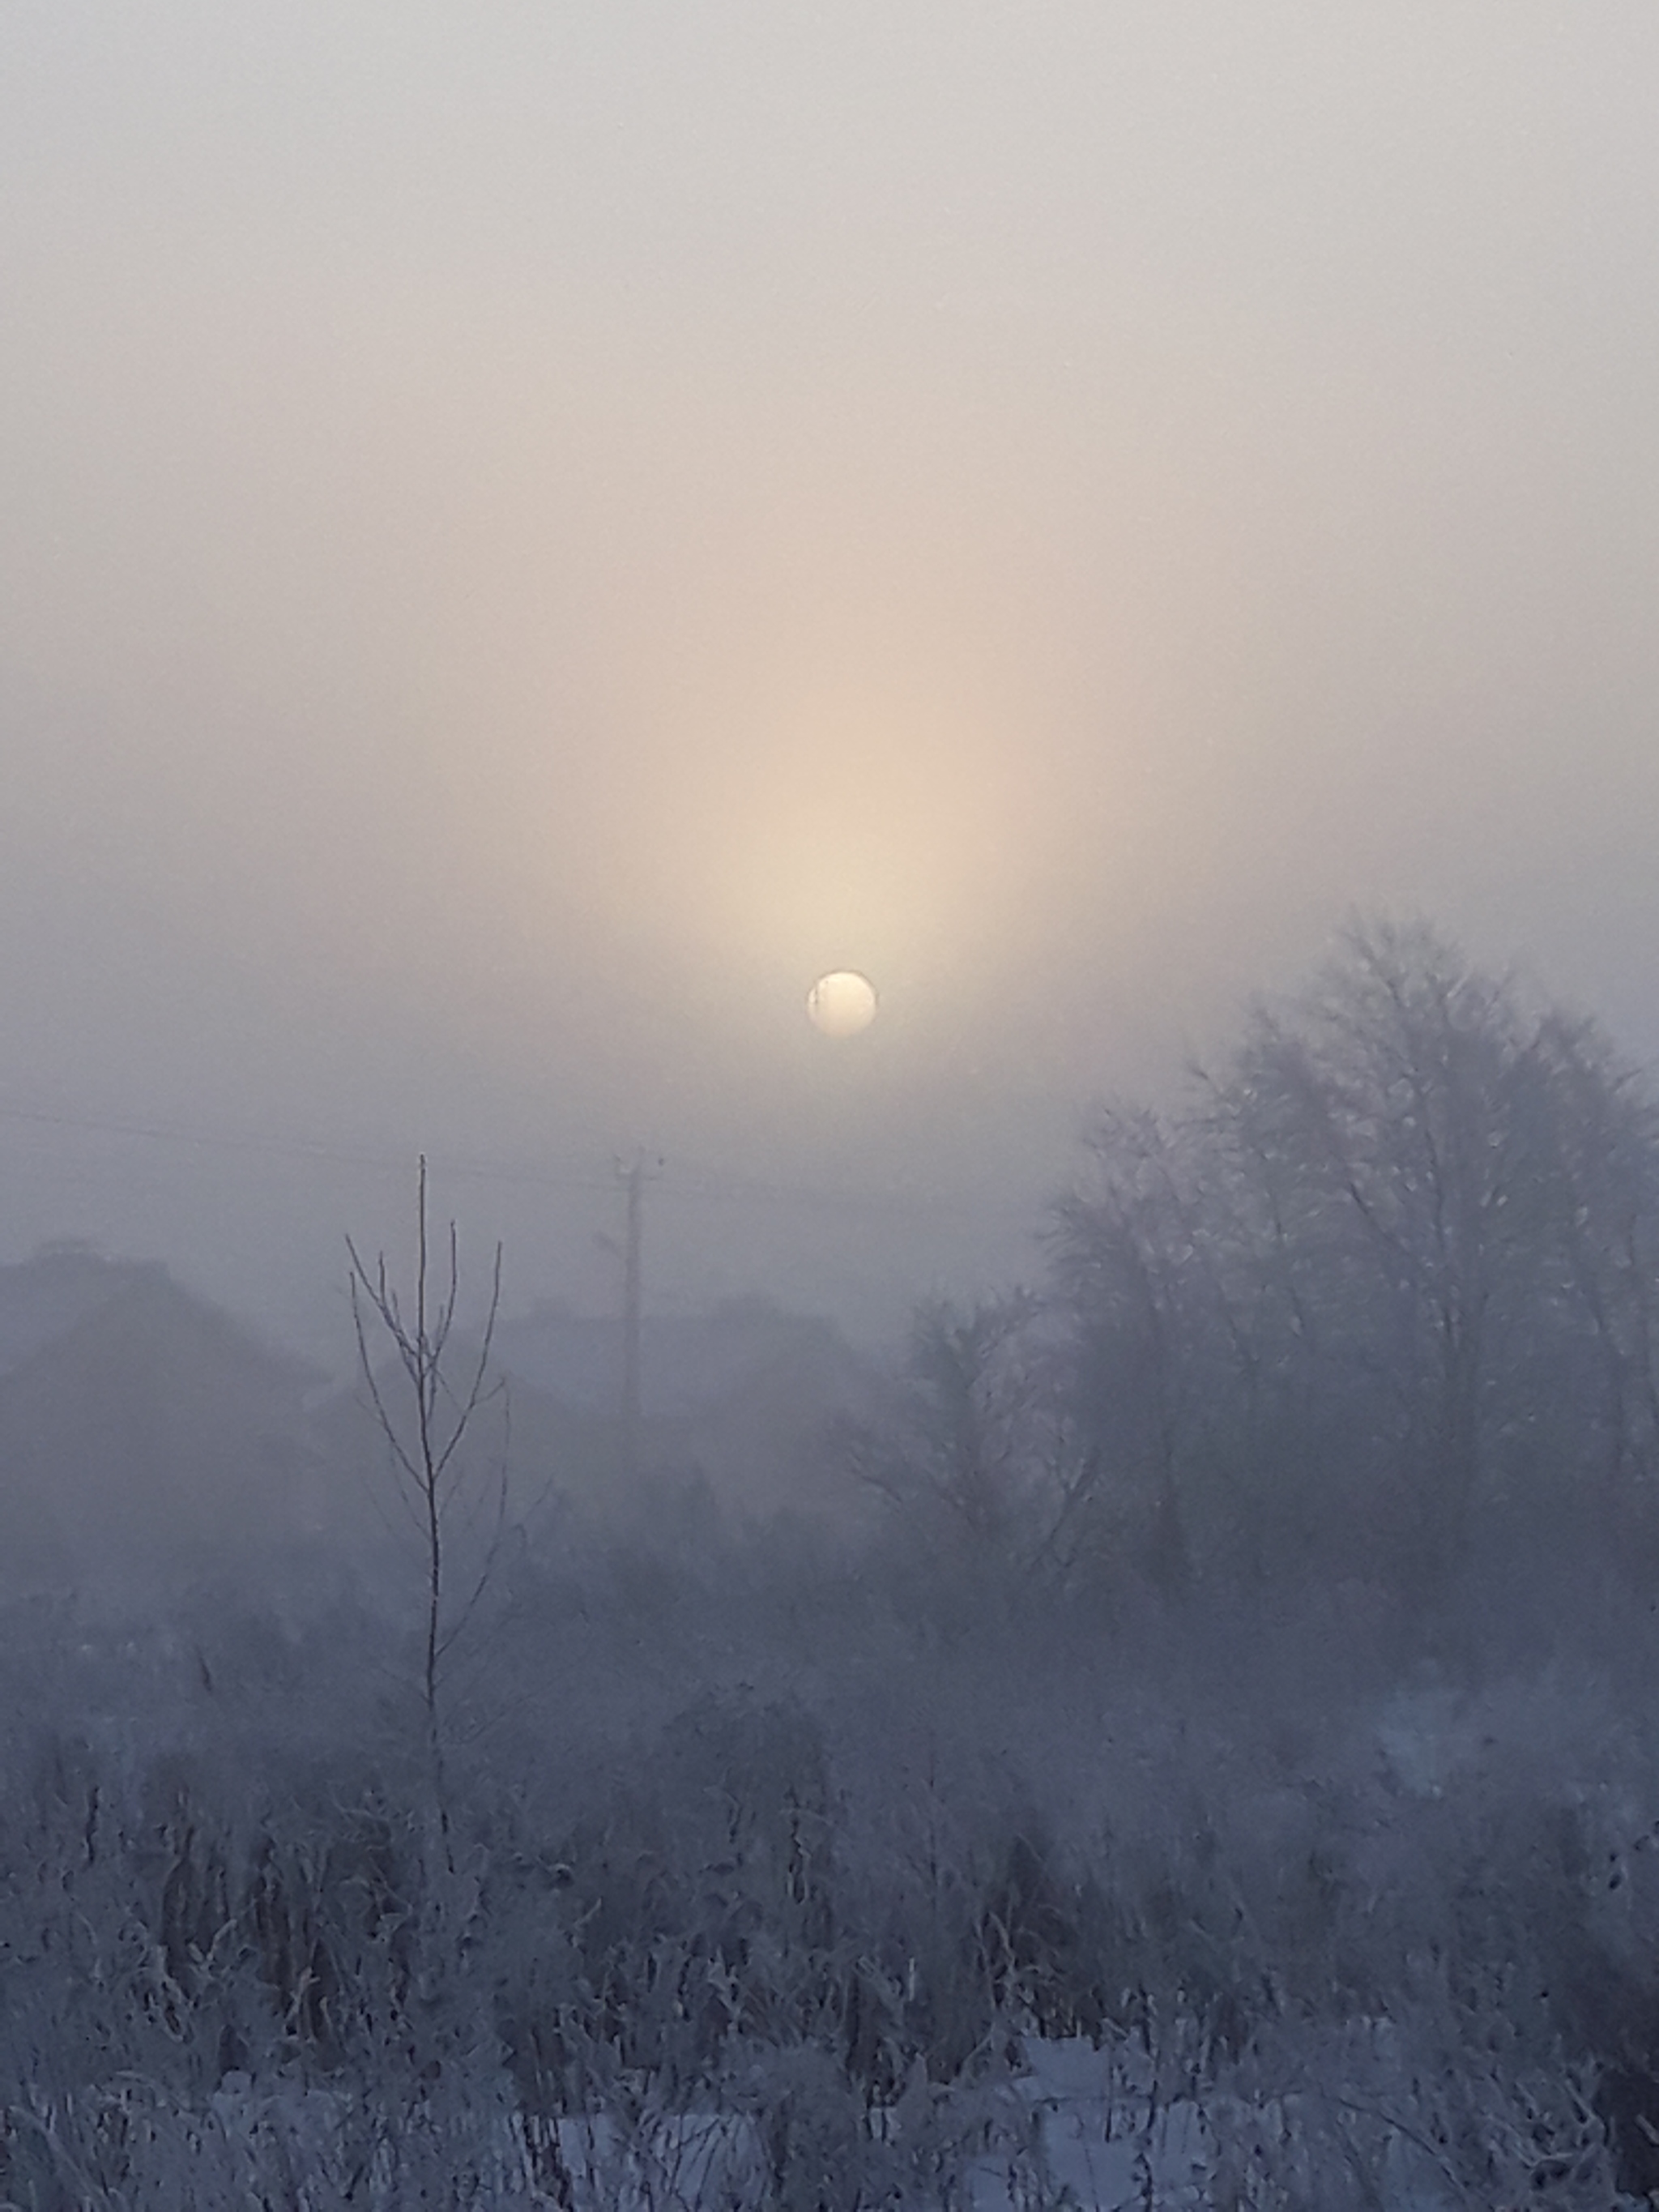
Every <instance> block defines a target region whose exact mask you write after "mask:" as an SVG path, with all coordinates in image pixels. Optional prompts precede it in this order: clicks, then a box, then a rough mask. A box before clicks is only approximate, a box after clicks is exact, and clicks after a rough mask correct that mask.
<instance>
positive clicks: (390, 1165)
mask: <svg viewBox="0 0 1659 2212" xmlns="http://www.w3.org/2000/svg"><path fill="white" fill-rule="evenodd" d="M0 1121H10V1122H15V1123H21V1124H23V1125H25V1126H29V1127H40V1128H54V1129H74V1130H79V1131H81V1132H82V1133H86V1134H88V1135H99V1136H118V1137H134V1138H137V1139H141V1140H143V1141H146V1142H150V1143H156V1144H165V1145H173V1146H180V1147H183V1148H185V1149H199V1150H203V1151H212V1152H253V1153H260V1152H263V1153H270V1154H273V1155H276V1156H280V1157H285V1158H293V1159H302V1160H314V1161H318V1162H320V1163H325V1164H329V1165H331V1166H341V1167H361V1168H374V1169H385V1170H388V1171H390V1172H394V1173H395V1172H399V1171H401V1170H404V1169H405V1168H406V1167H407V1166H408V1164H409V1160H408V1156H407V1155H405V1154H404V1153H403V1152H390V1151H381V1150H377V1149H373V1148H370V1147H369V1146H342V1145H339V1144H335V1143H330V1142H327V1141H325V1140H324V1139H319V1138H311V1137H295V1136H282V1135H278V1134H276V1133H270V1132H264V1131H246V1130H243V1131H228V1130H211V1129H201V1128H194V1129H191V1128H184V1127H179V1125H178V1124H176V1123H167V1122H161V1121H139V1120H135V1119H131V1118H129V1117H127V1116H125V1115H89V1114H67V1113H63V1112H54V1111H49V1110H47V1109H45V1108H39V1107H25V1106H8V1105H0ZM430 1158H431V1160H432V1164H433V1166H434V1167H435V1169H437V1170H440V1171H441V1173H442V1174H443V1175H445V1176H450V1177H453V1178H456V1179H459V1180H463V1181H468V1182H509V1183H529V1184H532V1185H534V1186H535V1187H537V1188H541V1189H547V1190H565V1191H582V1192H585V1193H588V1194H593V1195H603V1194H606V1193H608V1192H610V1191H611V1190H613V1189H614V1188H615V1182H614V1177H610V1178H608V1177H605V1176H601V1175H599V1174H598V1173H595V1172H591V1171H582V1170H573V1169H568V1168H567V1169H558V1168H549V1167H545V1166H541V1165H534V1164H532V1165H526V1164H522V1163H507V1162H502V1161H480V1160H478V1159H477V1158H465V1157H464V1156H460V1155H456V1156H450V1157H447V1156H446V1155H444V1154H443V1153H442V1152H438V1151H432V1152H430ZM663 1195H664V1196H665V1198H670V1199H677V1200H678V1199H689V1200H693V1201H697V1200H706V1201H708V1202H710V1203H713V1204H715V1205H726V1204H738V1205H741V1204H755V1205H762V1206H798V1207H799V1206H807V1207H812V1208H823V1209H825V1210H828V1211H834V1212H845V1211H848V1210H849V1209H855V1210H858V1211H860V1212H866V1211H867V1212H882V1213H884V1214H889V1215H890V1214H892V1213H894V1212H898V1213H904V1214H909V1215H912V1216H918V1215H926V1214H934V1215H938V1214H955V1215H958V1216H968V1215H972V1216H973V1217H974V1218H975V1219H978V1220H981V1221H982V1220H987V1219H989V1218H1002V1219H1006V1220H1009V1221H1012V1220H1014V1219H1016V1218H1017V1219H1018V1220H1020V1221H1023V1222H1028V1221H1029V1220H1030V1212H1029V1210H1028V1209H1026V1208H1024V1207H1021V1206H1014V1205H1011V1204H1008V1203H1006V1201H992V1202H991V1203H989V1204H984V1203H978V1204H968V1203H965V1202H964V1201H963V1200H961V1199H959V1198H955V1197H951V1196H950V1195H948V1194H945V1193H943V1192H929V1191H917V1190H914V1189H905V1188H894V1187H891V1186H885V1187H883V1186H877V1185H867V1186H865V1187H863V1188H858V1187H855V1186H852V1185H848V1184H818V1183H805V1182H786V1181H783V1180H781V1179H779V1180H766V1179H763V1178H760V1177H756V1176H732V1175H726V1174H724V1173H722V1172H720V1171H719V1170H708V1169H702V1170H696V1169H693V1170H691V1172H690V1175H689V1176H686V1175H678V1174H677V1175H676V1176H674V1177H673V1178H672V1179H671V1180H669V1181H666V1182H665V1183H664V1186H663Z"/></svg>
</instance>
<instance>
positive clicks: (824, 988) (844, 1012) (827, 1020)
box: [806, 968, 876, 1037]
mask: <svg viewBox="0 0 1659 2212" xmlns="http://www.w3.org/2000/svg"><path fill="white" fill-rule="evenodd" d="M806 1013H807V1018H808V1019H809V1020H810V1021H811V1024H812V1026H813V1028H814V1029H815V1030H821V1031H822V1032H823V1035H824V1036H827V1037H849V1036H857V1035H858V1033H859V1031H860V1030H867V1029H868V1028H869V1026H870V1024H871V1023H872V1021H874V1019H875V1018H876V987H875V985H874V984H873V983H872V981H870V978H869V977H868V976H867V975H860V974H859V972H858V970H857V969H855V968H837V969H836V970H835V971H834V972H833V974H831V975H820V976H819V978H818V980H817V982H816V983H814V984H813V986H812V987H811V990H810V991H809V992H808V993H807V994H806Z"/></svg>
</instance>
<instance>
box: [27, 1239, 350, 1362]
mask: <svg viewBox="0 0 1659 2212" xmlns="http://www.w3.org/2000/svg"><path fill="white" fill-rule="evenodd" d="M146 1294H148V1295H149V1297H154V1298H155V1299H156V1300H157V1301H158V1302H161V1303H165V1304H171V1305H173V1306H175V1307H184V1308H189V1309H190V1310H191V1311H192V1312H193V1313H194V1314H195V1315H197V1316H198V1317H199V1318H201V1319H210V1320H211V1321H212V1322H213V1323H214V1324H215V1326H216V1328H218V1329H219V1330H221V1331H222V1332H224V1333H225V1334H228V1335H230V1336H234V1337H235V1338H236V1339H238V1340H240V1344H241V1348H242V1349H243V1351H244V1352H246V1353H249V1354H252V1355H254V1356H257V1357H258V1358H262V1359H263V1360H264V1361H265V1362H266V1363H267V1364H269V1365H270V1366H271V1367H272V1368H279V1369H284V1370H288V1371H289V1373H290V1374H291V1375H292V1376H293V1377H294V1378H295V1380H296V1381H297V1380H301V1379H302V1378H303V1377H304V1376H307V1375H308V1374H309V1373H310V1372H311V1370H310V1369H309V1367H308V1366H307V1363H306V1362H304V1361H302V1360H300V1359H297V1358H295V1357H293V1355H291V1354H289V1352H279V1351H276V1350H274V1349H272V1348H270V1347H269V1346H264V1345H263V1344H261V1343H260V1342H259V1341H258V1340H257V1339H256V1338H255V1337H254V1336H253V1335H252V1334H251V1333H250V1332H248V1331H246V1330H245V1329H244V1328H242V1327H241V1325H240V1323H239V1322H235V1321H234V1320H233V1319H232V1317H231V1316H229V1315H228V1314H225V1313H222V1311H221V1310H219V1309H218V1308H217V1307H216V1306H213V1305H211V1304H209V1303H208V1301H207V1300H205V1299H204V1298H199V1297H197V1296H196V1295H195V1293H194V1292H193V1291H188V1290H186V1289H185V1287H184V1285H182V1284H180V1283H179V1282H176V1281H175V1280H174V1279H173V1276H172V1275H170V1274H169V1273H168V1272H167V1268H166V1267H164V1266H163V1265H162V1263H161V1261H159V1260H111V1259H107V1258H106V1257H105V1255H103V1254H102V1253H100V1252H97V1251H94V1250H91V1249H88V1247H86V1246H84V1245H78V1244H68V1243H64V1244H47V1245H43V1246H42V1247H41V1249H40V1250H39V1251H38V1252H37V1253H35V1255H33V1258H32V1259H28V1260H25V1261H21V1263H20V1264H19V1265H17V1266H15V1267H0V1375H9V1374H10V1373H12V1372H13V1370H15V1369H16V1368H18V1367H21V1366H22V1365H23V1364H24V1363H25V1362H26V1361H27V1360H30V1359H33V1358H34V1356H35V1354H36V1353H37V1352H44V1351H46V1348H47V1347H48V1346H51V1345H53V1344H55V1343H57V1342H58V1340H60V1339H62V1338H64V1337H67V1336H69V1335H70V1334H72V1333H73V1332H74V1331H75V1330H76V1329H77V1328H80V1327H81V1326H82V1323H83V1322H88V1321H90V1320H91V1319H92V1317H93V1316H94V1315H96V1314H98V1313H100V1312H101V1311H102V1310H104V1308H106V1306H109V1305H111V1304H113V1303H114V1302H115V1301H116V1300H118V1299H126V1298H131V1297H135V1296H136V1297H145V1296H146Z"/></svg>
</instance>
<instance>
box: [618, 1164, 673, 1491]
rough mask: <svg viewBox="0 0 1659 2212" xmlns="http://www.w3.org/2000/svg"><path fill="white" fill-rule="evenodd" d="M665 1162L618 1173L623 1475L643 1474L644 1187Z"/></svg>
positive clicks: (625, 1168)
mask: <svg viewBox="0 0 1659 2212" xmlns="http://www.w3.org/2000/svg"><path fill="white" fill-rule="evenodd" d="M661 1173H662V1162H661V1161H660V1160H657V1161H655V1162H653V1163H651V1164H647V1159H646V1156H645V1153H644V1152H643V1150H640V1151H637V1152H635V1155H634V1157H633V1158H632V1159H631V1160H629V1161H628V1162H626V1163H625V1164H624V1163H623V1161H621V1160H618V1161H617V1174H618V1175H619V1176H621V1177H622V1180H623V1188H624V1189H625V1191H626V1193H627V1201H628V1213H627V1226H626V1230H625V1232H624V1235H623V1345H622V1354H623V1356H622V1432H623V1473H624V1474H627V1475H629V1476H630V1477H631V1476H634V1475H636V1474H638V1473H639V1471H640V1429H641V1419H642V1416H643V1412H644V1407H643V1400H642V1392H641V1334H642V1323H643V1322H644V1318H645V1267H644V1260H643V1245H644V1231H645V1186H646V1184H647V1182H653V1181H654V1180H655V1178H656V1177H657V1176H659V1175H660V1174H661Z"/></svg>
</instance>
